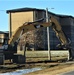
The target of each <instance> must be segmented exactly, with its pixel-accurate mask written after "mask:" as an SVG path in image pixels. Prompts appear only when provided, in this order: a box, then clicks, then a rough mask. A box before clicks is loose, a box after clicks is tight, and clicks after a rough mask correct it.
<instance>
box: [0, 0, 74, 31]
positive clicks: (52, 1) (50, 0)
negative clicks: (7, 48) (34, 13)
mask: <svg viewBox="0 0 74 75" xmlns="http://www.w3.org/2000/svg"><path fill="white" fill-rule="evenodd" d="M25 7H30V8H39V9H46V8H48V10H49V11H50V12H53V13H56V14H62V15H71V16H74V0H0V31H9V15H8V14H7V13H6V10H11V9H17V8H25ZM52 8H54V9H52Z"/></svg>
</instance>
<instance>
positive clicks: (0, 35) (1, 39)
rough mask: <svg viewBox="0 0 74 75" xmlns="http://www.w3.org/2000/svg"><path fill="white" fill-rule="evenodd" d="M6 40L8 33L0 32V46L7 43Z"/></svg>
mask: <svg viewBox="0 0 74 75" xmlns="http://www.w3.org/2000/svg"><path fill="white" fill-rule="evenodd" d="M8 39H9V33H8V32H2V31H0V46H2V45H3V44H4V43H5V42H7V40H8Z"/></svg>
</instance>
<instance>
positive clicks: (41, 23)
mask: <svg viewBox="0 0 74 75" xmlns="http://www.w3.org/2000/svg"><path fill="white" fill-rule="evenodd" d="M49 26H52V28H53V30H54V31H55V33H56V36H57V37H58V39H59V40H60V42H61V46H62V45H68V40H67V37H66V36H65V34H64V32H63V30H62V27H61V25H60V23H59V22H58V20H57V19H56V18H54V17H53V16H51V17H50V19H49V22H45V19H40V20H38V21H35V22H27V23H24V24H23V25H22V26H20V27H19V28H18V29H17V30H16V31H15V33H14V34H13V35H12V36H11V38H10V40H9V41H8V43H9V44H11V45H12V44H14V43H15V42H16V41H17V39H19V36H20V34H23V33H26V32H28V31H31V30H35V29H38V28H41V27H49ZM21 32H22V33H21Z"/></svg>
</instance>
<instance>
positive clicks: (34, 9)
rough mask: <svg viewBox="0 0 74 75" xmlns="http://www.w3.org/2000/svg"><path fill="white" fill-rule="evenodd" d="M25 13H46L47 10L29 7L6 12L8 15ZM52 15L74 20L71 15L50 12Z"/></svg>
mask: <svg viewBox="0 0 74 75" xmlns="http://www.w3.org/2000/svg"><path fill="white" fill-rule="evenodd" d="M23 11H25V12H26V11H44V12H45V11H46V10H45V9H37V8H28V7H26V8H18V9H12V10H7V11H6V12H7V13H9V12H12V13H13V12H23ZM48 12H49V13H50V14H52V15H55V16H58V17H60V18H66V17H71V18H73V19H74V17H73V16H71V15H61V14H55V13H53V12H50V11H48Z"/></svg>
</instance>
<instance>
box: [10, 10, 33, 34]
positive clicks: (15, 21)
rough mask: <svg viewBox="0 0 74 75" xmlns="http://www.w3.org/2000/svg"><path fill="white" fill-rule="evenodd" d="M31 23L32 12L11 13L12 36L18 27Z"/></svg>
mask: <svg viewBox="0 0 74 75" xmlns="http://www.w3.org/2000/svg"><path fill="white" fill-rule="evenodd" d="M32 21H33V11H30V12H15V13H11V32H12V34H13V33H14V32H15V31H16V29H17V28H18V27H20V26H21V25H23V23H25V22H32Z"/></svg>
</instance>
